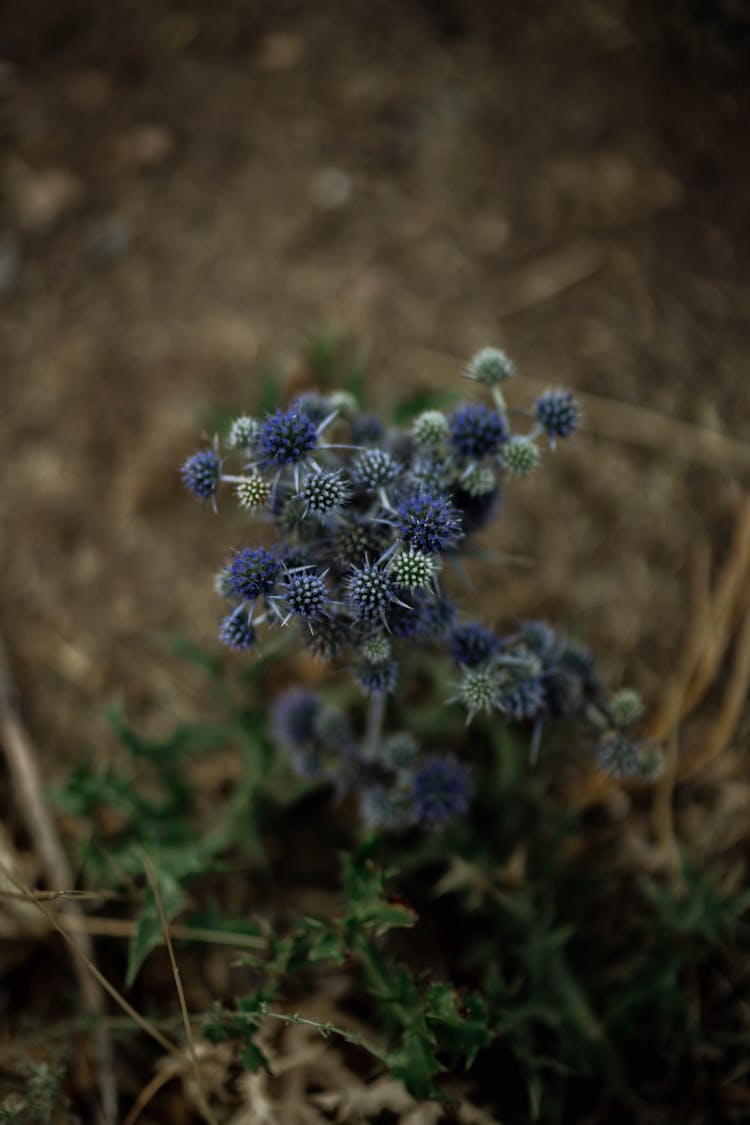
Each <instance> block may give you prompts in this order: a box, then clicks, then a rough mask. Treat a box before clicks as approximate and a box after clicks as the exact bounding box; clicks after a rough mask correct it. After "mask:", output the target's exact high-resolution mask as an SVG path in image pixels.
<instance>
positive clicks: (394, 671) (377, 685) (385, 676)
mask: <svg viewBox="0 0 750 1125" xmlns="http://www.w3.org/2000/svg"><path fill="white" fill-rule="evenodd" d="M354 674H355V676H356V677H357V682H358V683H359V685H360V687H361V688H362V689H363V690H364V691H365V692H366V694H367V695H388V694H390V692H392V691H394V689H395V687H396V684H397V683H398V664H397V663H396V661H395V660H388V661H386V662H385V663H384V664H358V665H357V667H356V668H355V669H354Z"/></svg>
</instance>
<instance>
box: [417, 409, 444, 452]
mask: <svg viewBox="0 0 750 1125" xmlns="http://www.w3.org/2000/svg"><path fill="white" fill-rule="evenodd" d="M449 430H450V427H449V425H448V419H447V418H446V416H445V415H444V414H443V413H442V411H440V410H423V411H422V413H421V414H419V415H418V416H417V417H416V418H415V419H414V421H413V422H412V427H411V436H412V437H413V439H414V441H415V442H416V444H417V445H421V446H428V447H429V446H435V445H440V444H441V443H442V442H444V441H445V440H446V439H447V437H448V433H449Z"/></svg>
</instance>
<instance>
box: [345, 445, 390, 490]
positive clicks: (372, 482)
mask: <svg viewBox="0 0 750 1125" xmlns="http://www.w3.org/2000/svg"><path fill="white" fill-rule="evenodd" d="M402 472H403V467H402V466H401V465H400V464H399V462H398V461H397V460H396V459H395V457H392V456H391V454H390V453H387V452H386V451H385V450H384V449H365V450H363V451H362V453H360V455H359V457H358V458H357V460H356V461H355V462H354V464H353V465H352V477H353V478H354V480H355V481H356V482H357V484H358V485H359V486H360V487H361V488H366V489H371V490H373V489H377V488H385V487H386V486H387V485H389V484H392V483H393V481H394V480H396V478H397V477H398V476H400V474H401V473H402Z"/></svg>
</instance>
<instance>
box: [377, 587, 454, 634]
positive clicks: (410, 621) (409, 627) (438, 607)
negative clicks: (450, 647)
mask: <svg viewBox="0 0 750 1125" xmlns="http://www.w3.org/2000/svg"><path fill="white" fill-rule="evenodd" d="M409 600H410V602H411V608H410V607H409V606H404V605H399V604H396V605H394V606H393V608H392V609H391V612H390V614H389V616H388V624H389V626H390V630H391V632H392V633H393V635H394V637H399V638H401V639H409V638H413V639H417V638H418V639H420V640H425V641H439V640H442V638H443V637H445V635H446V634H447V633H448V632H449V631H450V629H451V627H452V625H453V622H454V619H455V616H456V609H455V606H454V605H453V603H452V602H449V601H447V600H446V599H445V598H436V597H435V596H434V595H433V594H430V593H428V592H426V591H420V590H418V591H416V592H415V593H413V594H410V595H409Z"/></svg>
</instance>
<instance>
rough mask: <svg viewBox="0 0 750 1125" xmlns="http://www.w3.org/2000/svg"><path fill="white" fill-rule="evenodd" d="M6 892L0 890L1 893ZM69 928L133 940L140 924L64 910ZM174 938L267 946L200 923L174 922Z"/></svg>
mask: <svg viewBox="0 0 750 1125" xmlns="http://www.w3.org/2000/svg"><path fill="white" fill-rule="evenodd" d="M2 894H3V892H2V891H0V897H1V896H2ZM60 916H61V917H62V918H63V919H64V921H65V925H66V926H67V927H68V929H69V930H72V931H76V930H83V931H84V932H85V933H88V934H93V935H94V936H95V937H112V938H125V939H127V940H130V938H132V937H133V936H134V934H135V932H136V928H137V924H136V922H135V921H133V920H132V919H130V918H101V917H96V918H93V917H91V916H89V915H87V914H84V915H73V914H66V913H64V912H61V915H60ZM169 936H170V937H171V938H172V940H173V941H198V942H201V943H203V944H205V945H228V946H230V947H231V948H233V949H265V946H266V943H265V941H264V940H263V938H257V937H254V936H253V935H252V934H233V933H230V932H229V931H226V930H208V929H202V928H199V927H198V926H181V925H179V924H175V923H174V922H173V923H172V925H170V927H169Z"/></svg>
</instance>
